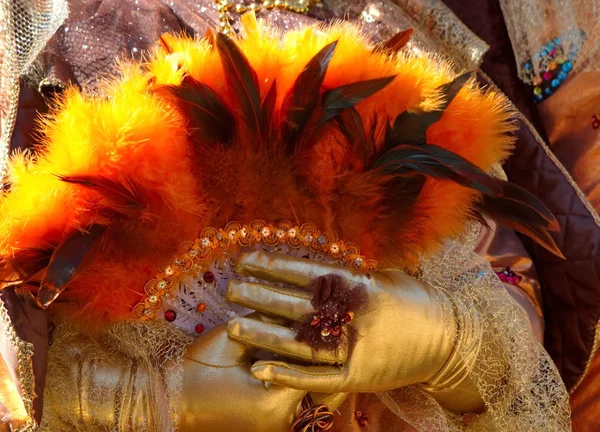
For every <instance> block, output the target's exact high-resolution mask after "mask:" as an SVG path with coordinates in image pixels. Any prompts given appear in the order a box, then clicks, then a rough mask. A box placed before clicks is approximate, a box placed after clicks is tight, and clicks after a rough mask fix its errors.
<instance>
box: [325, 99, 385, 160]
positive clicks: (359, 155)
mask: <svg viewBox="0 0 600 432" xmlns="http://www.w3.org/2000/svg"><path fill="white" fill-rule="evenodd" d="M333 124H334V126H335V127H336V128H337V129H338V130H339V131H340V132H341V133H342V135H344V137H345V138H346V141H347V143H348V145H349V147H350V153H351V157H352V159H353V160H358V161H359V162H360V167H359V169H357V171H358V172H362V171H364V168H365V167H366V166H367V165H368V163H369V160H370V158H371V156H372V155H373V153H374V152H375V151H376V147H375V137H374V129H375V126H376V123H375V122H374V125H373V127H372V129H371V131H370V133H369V134H368V135H367V133H366V131H365V127H364V124H363V121H362V118H361V117H360V114H359V113H358V111H357V110H356V108H354V107H351V108H349V109H347V110H345V111H344V112H342V113H341V114H340V115H339V116H337V117H336V118H335V119H334V123H333Z"/></svg>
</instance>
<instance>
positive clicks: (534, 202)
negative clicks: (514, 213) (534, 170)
mask: <svg viewBox="0 0 600 432" xmlns="http://www.w3.org/2000/svg"><path fill="white" fill-rule="evenodd" d="M496 181H497V182H498V184H499V185H500V187H501V188H502V194H501V195H502V197H503V198H504V199H507V200H511V201H516V202H517V203H519V204H520V205H522V206H526V207H528V208H529V210H530V211H531V212H532V215H534V214H537V215H539V216H540V217H541V218H542V219H543V220H545V221H546V223H547V225H546V228H547V229H548V230H550V231H559V230H560V227H559V225H558V221H557V220H556V218H555V217H554V215H553V214H552V212H551V211H550V209H548V207H546V204H544V203H543V202H542V200H540V199H539V198H538V197H536V196H535V195H533V194H532V193H529V192H528V191H526V190H525V189H523V188H522V187H521V186H518V185H516V184H514V183H511V182H508V181H505V180H496Z"/></svg>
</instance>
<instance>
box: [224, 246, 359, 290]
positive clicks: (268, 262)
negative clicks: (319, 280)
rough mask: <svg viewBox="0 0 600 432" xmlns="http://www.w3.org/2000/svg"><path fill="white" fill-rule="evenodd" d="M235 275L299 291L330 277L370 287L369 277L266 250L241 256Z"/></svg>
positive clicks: (346, 269)
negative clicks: (326, 276) (333, 275)
mask: <svg viewBox="0 0 600 432" xmlns="http://www.w3.org/2000/svg"><path fill="white" fill-rule="evenodd" d="M235 271H236V272H237V273H238V274H241V275H245V276H254V277H256V278H259V279H263V280H267V281H271V282H282V283H287V284H292V285H295V286H297V287H300V288H306V287H308V286H309V284H310V281H311V280H312V279H314V278H316V277H319V276H325V275H328V274H331V273H335V274H339V275H340V276H344V277H345V278H346V279H348V280H350V281H353V282H355V283H365V284H366V283H368V277H367V275H365V274H363V273H360V272H358V271H355V270H351V269H349V268H345V267H341V266H338V265H332V264H325V263H322V262H318V261H314V260H309V259H306V258H295V257H291V256H288V255H283V254H279V253H273V252H266V251H263V250H255V251H251V252H244V253H242V254H240V257H239V258H238V260H237V262H236V265H235Z"/></svg>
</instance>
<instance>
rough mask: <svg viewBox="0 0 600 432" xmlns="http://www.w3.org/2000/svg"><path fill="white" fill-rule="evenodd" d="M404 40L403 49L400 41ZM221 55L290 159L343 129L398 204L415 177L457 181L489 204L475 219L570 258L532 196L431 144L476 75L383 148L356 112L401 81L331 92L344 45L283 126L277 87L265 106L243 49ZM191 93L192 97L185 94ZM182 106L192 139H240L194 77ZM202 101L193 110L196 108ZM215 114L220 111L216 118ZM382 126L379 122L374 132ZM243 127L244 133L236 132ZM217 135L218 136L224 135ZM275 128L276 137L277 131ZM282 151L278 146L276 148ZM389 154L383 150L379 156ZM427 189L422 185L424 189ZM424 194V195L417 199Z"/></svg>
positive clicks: (293, 94)
mask: <svg viewBox="0 0 600 432" xmlns="http://www.w3.org/2000/svg"><path fill="white" fill-rule="evenodd" d="M407 36H408V37H410V33H406V32H401V33H399V34H398V35H397V36H395V37H394V38H392V39H391V40H390V41H389V44H388V45H390V46H389V47H388V46H387V45H385V44H384V45H383V46H382V47H380V49H396V48H393V47H395V46H396V45H397V44H400V45H401V46H404V44H405V43H406V40H405V39H406V38H407ZM396 39H397V41H396ZM216 47H217V49H218V50H219V54H220V56H221V59H222V63H223V67H224V69H225V70H226V71H229V72H230V73H229V76H230V77H231V79H230V80H229V81H228V85H229V86H230V90H231V92H232V93H233V94H235V95H236V96H237V98H238V100H239V105H240V107H241V109H242V111H243V118H244V120H245V123H246V126H248V127H249V128H250V129H251V130H252V131H254V132H256V133H257V134H258V136H257V138H256V139H257V142H260V141H261V139H260V136H261V134H262V137H263V138H265V137H266V136H267V134H269V133H270V134H275V135H276V136H275V137H272V138H271V139H274V140H278V141H280V142H281V143H282V144H283V147H284V148H285V149H286V151H287V152H288V154H290V155H292V154H296V153H297V152H298V151H307V150H309V149H308V148H306V146H307V145H310V144H311V143H313V144H314V143H315V142H316V140H315V139H313V137H314V135H316V134H319V133H323V132H324V129H325V128H327V127H329V126H334V127H336V128H337V129H338V130H339V131H340V132H341V133H342V134H343V136H344V137H345V139H346V140H347V142H348V147H349V148H350V149H351V151H352V152H353V155H352V157H356V158H358V159H359V160H362V161H363V162H364V164H363V167H364V171H374V172H375V173H380V174H381V175H385V176H389V175H392V176H394V177H396V181H391V182H390V188H389V190H388V191H387V193H388V194H389V196H390V198H392V199H393V197H394V195H395V194H397V193H401V191H403V190H406V189H408V188H409V187H410V186H412V185H414V184H415V176H430V177H433V178H436V179H448V180H452V181H454V182H456V183H458V184H460V185H461V186H465V187H467V188H471V189H474V190H476V191H478V192H479V193H480V194H481V201H480V202H479V203H477V205H476V208H475V217H476V218H477V219H478V220H480V221H484V220H485V219H484V218H483V215H485V216H488V217H490V218H492V219H495V220H497V221H498V222H500V223H502V224H505V225H508V226H510V227H512V228H513V229H515V230H516V231H518V232H520V233H522V234H525V235H527V236H529V237H531V238H533V239H534V240H535V241H536V242H537V243H539V244H540V245H542V246H543V247H545V248H546V249H548V250H549V251H551V252H552V253H554V254H556V255H558V256H560V257H562V254H561V252H560V250H559V249H558V247H557V245H556V243H555V242H554V240H553V239H552V237H551V236H550V234H549V233H548V231H556V230H558V223H557V221H556V219H555V218H554V216H553V215H552V213H551V212H550V211H549V210H548V209H547V207H546V206H545V205H544V204H543V203H542V202H541V201H540V200H539V199H538V198H536V197H535V196H534V195H532V194H530V193H529V192H527V191H526V190H525V189H523V188H521V187H519V186H517V185H515V184H512V183H509V182H506V181H499V180H496V179H494V178H492V177H491V176H489V175H488V174H487V173H485V172H483V171H482V170H481V169H480V168H479V167H477V166H476V165H474V164H472V163H471V162H469V161H468V160H466V159H465V158H463V157H461V156H459V155H458V154H456V153H453V152H451V151H449V150H446V149H444V148H442V147H438V146H436V145H434V144H431V143H427V139H426V132H427V129H428V128H429V127H430V126H431V125H432V124H434V123H435V122H437V121H439V120H440V119H441V118H442V116H443V114H444V112H445V110H446V108H447V107H448V105H449V104H450V103H451V102H452V100H453V99H454V97H455V96H456V95H457V94H458V92H459V91H460V90H461V89H462V88H463V86H464V85H465V84H466V83H467V81H468V80H469V79H470V78H471V76H472V73H467V74H464V75H460V76H459V77H457V78H455V79H454V80H453V81H452V82H450V83H448V84H444V85H443V86H441V87H440V89H439V90H440V91H441V93H442V95H443V100H444V102H443V103H442V104H441V105H440V106H439V108H438V109H436V110H434V111H428V112H424V113H421V114H419V113H414V112H404V113H402V114H400V115H399V116H397V117H396V118H395V120H394V121H393V122H392V123H391V124H389V123H388V124H387V125H386V126H387V127H386V134H385V142H384V143H383V146H381V145H378V143H376V142H375V139H376V138H375V134H374V133H373V131H371V132H370V133H366V131H365V128H364V125H363V120H362V119H361V117H360V115H359V114H358V112H357V111H356V110H355V109H354V106H355V105H357V104H358V103H360V102H361V101H363V100H364V99H366V98H368V97H369V96H371V95H373V94H375V93H376V92H377V91H379V90H381V89H382V88H384V87H385V86H386V85H388V84H389V83H390V82H391V81H392V80H393V79H394V76H390V77H384V78H378V79H373V80H367V81H360V82H355V83H351V84H348V85H344V86H340V87H337V88H333V89H324V88H323V86H322V83H323V79H324V77H325V74H326V72H327V68H328V66H329V62H330V60H331V58H332V57H333V55H334V52H335V49H336V42H333V43H330V44H328V45H326V46H325V47H324V48H322V49H321V50H320V51H319V52H318V53H317V54H316V55H315V56H314V57H313V58H312V59H311V60H310V61H309V62H308V64H307V65H306V67H305V68H304V70H303V71H302V72H301V73H300V75H299V76H298V78H297V79H296V81H295V83H294V85H293V86H292V88H291V90H290V91H289V92H288V94H287V95H286V96H285V98H284V103H283V106H282V109H281V120H280V121H277V118H276V117H274V115H273V114H274V113H273V104H274V102H273V101H274V99H275V97H276V85H275V84H273V85H272V86H271V91H269V94H268V95H267V97H266V98H265V101H264V102H263V104H262V105H261V103H260V92H259V89H258V80H257V74H256V72H255V71H254V70H253V69H252V66H251V65H250V63H249V62H248V60H247V59H246V58H245V56H244V54H243V53H242V51H241V50H240V49H239V48H238V46H237V45H236V44H235V43H234V42H233V41H232V40H231V39H229V38H228V37H227V36H225V35H222V34H219V35H217V37H216ZM186 89H187V90H188V91H187V92H186V91H185V90H186ZM196 89H204V90H203V92H204V94H206V95H212V96H211V97H193V96H192V95H193V94H195V93H197V92H198V90H196ZM172 95H174V96H175V99H174V100H175V102H176V103H177V105H178V106H179V107H180V109H181V110H182V112H183V113H184V114H185V115H186V117H187V118H188V119H189V120H190V123H189V125H190V126H189V127H190V129H189V131H190V132H189V133H190V136H191V137H192V141H193V137H194V135H195V134H196V133H202V134H203V139H202V141H203V142H206V141H211V140H213V138H214V137H223V138H224V139H220V140H216V141H218V142H221V143H223V144H227V143H228V137H231V136H232V134H233V132H232V131H233V129H232V126H234V123H233V122H232V119H233V118H234V116H233V115H232V114H230V113H228V111H227V108H226V107H225V104H224V103H223V102H222V101H219V102H218V103H217V102H215V101H217V100H218V99H217V98H218V96H217V95H216V93H215V92H214V91H212V90H211V89H210V88H209V87H208V86H206V85H204V84H202V83H200V82H198V81H196V80H194V79H193V78H191V77H190V76H187V77H186V78H185V80H184V85H183V86H182V87H179V88H177V89H173V90H172ZM192 97H193V98H194V100H195V102H194V103H193V104H190V103H189V100H190V99H192ZM215 106H218V109H217V110H215ZM215 112H218V113H219V117H220V119H221V120H222V121H219V122H215V121H214V119H213V118H212V117H211V116H208V115H205V113H215ZM376 125H377V122H376V121H375V122H373V129H375V128H376ZM236 126H237V127H240V125H239V124H238V125H236ZM217 128H218V130H217V131H215V129H217ZM269 128H270V129H269ZM272 146H273V147H275V148H276V147H277V145H276V144H273V145H272ZM378 148H381V150H379V151H378V150H377V149H378ZM421 184H422V182H421ZM416 193H418V190H417V191H416Z"/></svg>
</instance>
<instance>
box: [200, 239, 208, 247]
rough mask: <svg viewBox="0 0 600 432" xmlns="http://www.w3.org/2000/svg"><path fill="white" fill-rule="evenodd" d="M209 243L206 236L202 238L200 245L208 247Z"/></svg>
mask: <svg viewBox="0 0 600 432" xmlns="http://www.w3.org/2000/svg"><path fill="white" fill-rule="evenodd" d="M209 245H210V240H209V239H207V238H203V239H202V246H204V247H208V246H209Z"/></svg>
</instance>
